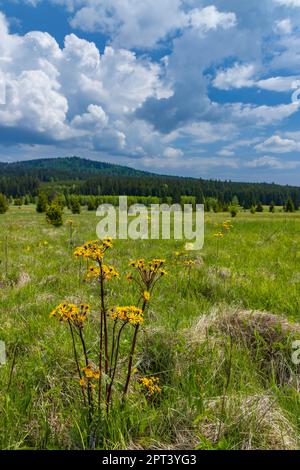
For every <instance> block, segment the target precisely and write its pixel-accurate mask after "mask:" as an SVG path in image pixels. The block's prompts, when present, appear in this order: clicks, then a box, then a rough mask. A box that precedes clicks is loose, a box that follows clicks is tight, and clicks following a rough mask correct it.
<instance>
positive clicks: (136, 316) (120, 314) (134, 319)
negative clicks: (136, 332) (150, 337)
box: [109, 305, 144, 326]
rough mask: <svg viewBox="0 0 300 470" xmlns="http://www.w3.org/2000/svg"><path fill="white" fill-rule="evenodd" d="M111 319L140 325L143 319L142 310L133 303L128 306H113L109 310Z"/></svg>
mask: <svg viewBox="0 0 300 470" xmlns="http://www.w3.org/2000/svg"><path fill="white" fill-rule="evenodd" d="M109 315H110V317H111V318H112V320H120V321H122V322H125V323H130V324H131V325H134V326H136V325H140V324H142V323H143V321H144V312H143V310H141V309H140V308H137V307H135V306H133V305H131V306H129V307H114V308H113V309H111V311H110V312H109Z"/></svg>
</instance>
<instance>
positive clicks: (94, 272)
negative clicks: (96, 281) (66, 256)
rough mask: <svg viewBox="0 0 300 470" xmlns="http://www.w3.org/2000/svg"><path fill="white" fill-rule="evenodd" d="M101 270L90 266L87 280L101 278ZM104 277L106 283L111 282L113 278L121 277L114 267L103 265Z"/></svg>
mask: <svg viewBox="0 0 300 470" xmlns="http://www.w3.org/2000/svg"><path fill="white" fill-rule="evenodd" d="M100 275H101V268H100V267H99V266H89V267H88V272H87V279H93V278H100ZM102 275H103V278H104V279H105V280H106V281H110V280H111V279H112V278H114V277H117V278H119V277H120V274H119V273H118V271H116V270H115V268H114V267H113V266H108V265H106V264H103V265H102Z"/></svg>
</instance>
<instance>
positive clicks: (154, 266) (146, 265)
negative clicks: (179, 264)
mask: <svg viewBox="0 0 300 470" xmlns="http://www.w3.org/2000/svg"><path fill="white" fill-rule="evenodd" d="M165 262H166V260H164V259H158V258H155V259H153V260H151V261H149V262H146V261H145V260H144V259H138V260H136V261H131V262H130V266H132V267H133V268H136V269H141V270H147V269H149V270H150V271H152V272H154V271H156V272H157V271H158V270H159V268H161V266H162V265H163V264H165Z"/></svg>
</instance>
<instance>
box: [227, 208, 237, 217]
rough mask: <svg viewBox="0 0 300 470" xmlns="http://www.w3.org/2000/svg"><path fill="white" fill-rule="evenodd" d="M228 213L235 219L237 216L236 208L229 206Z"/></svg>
mask: <svg viewBox="0 0 300 470" xmlns="http://www.w3.org/2000/svg"><path fill="white" fill-rule="evenodd" d="M229 212H230V214H231V217H236V216H237V215H238V212H239V210H238V208H237V206H230V207H229Z"/></svg>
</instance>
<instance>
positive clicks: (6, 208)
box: [0, 194, 8, 214]
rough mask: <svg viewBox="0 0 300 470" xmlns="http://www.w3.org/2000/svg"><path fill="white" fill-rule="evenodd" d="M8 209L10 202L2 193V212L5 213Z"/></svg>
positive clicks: (0, 200) (0, 196)
mask: <svg viewBox="0 0 300 470" xmlns="http://www.w3.org/2000/svg"><path fill="white" fill-rule="evenodd" d="M7 211H8V202H7V199H6V196H4V194H0V214H5V212H7Z"/></svg>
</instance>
